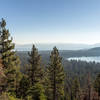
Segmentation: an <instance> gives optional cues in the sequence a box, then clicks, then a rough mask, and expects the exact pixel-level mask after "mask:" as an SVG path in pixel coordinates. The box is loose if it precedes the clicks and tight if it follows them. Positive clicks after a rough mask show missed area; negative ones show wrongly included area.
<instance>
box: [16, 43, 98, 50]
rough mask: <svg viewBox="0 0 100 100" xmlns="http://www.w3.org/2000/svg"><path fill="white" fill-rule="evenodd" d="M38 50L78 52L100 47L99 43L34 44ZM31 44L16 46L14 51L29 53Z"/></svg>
mask: <svg viewBox="0 0 100 100" xmlns="http://www.w3.org/2000/svg"><path fill="white" fill-rule="evenodd" d="M35 45H36V47H37V48H38V49H39V50H52V48H53V47H54V46H56V47H57V48H58V49H59V50H80V49H90V48H95V47H100V43H97V44H93V45H88V44H71V43H58V44H57V43H51V44H49V43H48V44H35ZM31 48H32V44H25V45H18V44H16V50H18V51H30V50H31Z"/></svg>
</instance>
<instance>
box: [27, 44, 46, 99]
mask: <svg viewBox="0 0 100 100" xmlns="http://www.w3.org/2000/svg"><path fill="white" fill-rule="evenodd" d="M28 54H29V60H28V61H29V68H28V76H29V84H30V90H29V94H30V93H33V92H34V91H33V88H34V87H35V86H37V84H38V85H39V84H40V85H41V87H42V86H43V82H44V79H43V76H44V69H43V67H41V66H42V65H41V56H40V55H39V54H38V50H37V49H36V48H35V45H33V47H32V50H31V52H29V53H28ZM35 89H36V88H35ZM35 91H37V90H35ZM32 97H34V96H33V94H32ZM33 99H34V98H33Z"/></svg>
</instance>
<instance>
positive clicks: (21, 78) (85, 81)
mask: <svg viewBox="0 0 100 100" xmlns="http://www.w3.org/2000/svg"><path fill="white" fill-rule="evenodd" d="M14 48H15V45H14V44H13V43H12V38H10V33H9V30H7V29H6V22H5V20H4V19H2V21H1V23H0V100H100V74H98V73H99V71H100V70H99V67H98V66H99V65H100V64H96V63H94V62H93V63H87V62H81V61H80V62H77V61H70V62H69V61H64V60H63V59H62V58H61V57H60V54H59V51H58V49H57V48H56V47H54V48H53V50H52V51H51V53H50V57H49V59H48V60H49V61H48V63H43V59H42V58H41V55H40V54H39V52H38V49H37V48H36V47H35V45H33V46H32V50H31V52H28V58H27V63H26V64H21V63H22V62H21V61H20V59H19V56H17V54H16V52H15V50H14ZM22 65H24V66H23V68H22ZM65 66H66V67H65ZM68 66H69V67H70V68H68ZM80 66H81V67H80ZM84 66H85V67H86V66H87V67H86V69H87V71H86V70H85V68H84ZM92 66H95V68H96V69H97V68H98V72H96V73H95V74H98V75H97V76H96V75H95V74H92V72H93V71H94V69H92V70H88V68H90V69H91V68H93V67H92ZM67 68H68V69H67ZM81 68H83V69H81ZM82 73H83V74H82ZM85 75H86V76H85ZM95 76H96V77H95Z"/></svg>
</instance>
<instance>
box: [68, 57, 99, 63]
mask: <svg viewBox="0 0 100 100" xmlns="http://www.w3.org/2000/svg"><path fill="white" fill-rule="evenodd" d="M68 60H81V61H87V62H90V61H91V62H93V61H95V62H99V63H100V56H98V57H71V58H68Z"/></svg>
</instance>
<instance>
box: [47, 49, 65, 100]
mask: <svg viewBox="0 0 100 100" xmlns="http://www.w3.org/2000/svg"><path fill="white" fill-rule="evenodd" d="M48 70H49V81H50V84H51V88H50V90H51V94H52V98H51V100H63V99H64V78H65V75H64V70H63V66H62V58H61V57H60V56H59V52H58V49H57V48H56V47H54V48H53V51H52V52H51V56H50V66H49V68H48Z"/></svg>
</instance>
